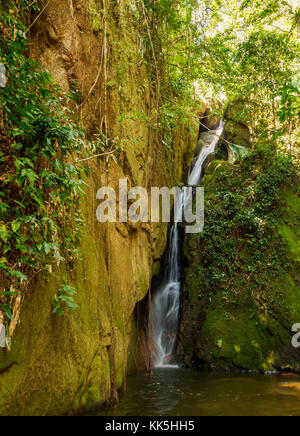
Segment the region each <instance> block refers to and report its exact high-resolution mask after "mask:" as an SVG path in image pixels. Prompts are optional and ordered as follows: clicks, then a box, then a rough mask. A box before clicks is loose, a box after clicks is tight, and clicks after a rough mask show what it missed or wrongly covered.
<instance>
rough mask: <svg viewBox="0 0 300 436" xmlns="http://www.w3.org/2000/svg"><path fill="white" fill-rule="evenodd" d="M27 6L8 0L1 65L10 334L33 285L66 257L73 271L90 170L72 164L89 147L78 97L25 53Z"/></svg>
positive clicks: (0, 306)
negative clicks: (75, 109)
mask: <svg viewBox="0 0 300 436" xmlns="http://www.w3.org/2000/svg"><path fill="white" fill-rule="evenodd" d="M31 5H33V3H31ZM0 6H1V3H0ZM27 6H29V2H27V1H23V2H8V3H7V4H5V6H3V5H2V6H1V14H0V36H1V45H0V63H2V64H4V65H5V68H6V72H7V79H8V80H7V84H6V87H3V88H1V89H0V115H1V121H0V134H1V135H0V162H1V175H0V283H1V288H0V312H1V317H0V318H2V321H5V323H6V324H7V326H10V329H9V333H10V335H11V336H12V334H13V331H14V328H15V325H16V323H17V319H18V316H19V315H18V314H19V311H20V310H19V309H18V308H17V307H16V305H17V306H20V304H21V302H22V301H23V298H24V295H25V293H26V289H27V285H28V283H29V282H30V281H31V280H32V279H33V278H34V277H35V276H36V274H38V273H39V272H41V271H45V272H47V273H53V270H54V267H55V266H59V265H60V263H61V262H66V261H68V266H69V268H70V267H71V266H72V263H73V262H74V261H75V259H76V258H77V257H78V250H77V249H76V246H77V244H78V239H79V237H80V233H81V225H82V220H81V217H80V211H79V200H80V197H81V196H82V194H83V192H84V191H83V187H84V182H83V179H82V177H83V174H84V173H86V174H87V173H88V169H87V168H83V167H80V166H76V165H75V164H73V163H72V162H73V161H74V158H76V159H77V160H78V157H77V156H80V154H81V151H82V150H83V146H84V132H83V130H82V129H80V128H79V127H78V126H77V125H76V123H75V122H74V121H73V120H72V117H71V112H70V111H69V109H68V107H69V104H70V99H72V98H73V96H72V95H67V94H66V93H64V92H63V91H62V90H61V89H60V88H59V87H58V86H57V85H56V83H55V82H54V81H53V79H52V78H51V76H50V75H49V74H48V73H47V72H46V71H45V70H43V69H42V67H41V66H40V65H38V64H37V63H36V62H35V61H33V60H31V59H28V58H27V56H26V53H27V49H28V46H29V42H28V39H27V36H26V34H27V30H28V27H26V26H25V25H24V13H28V9H27ZM34 6H35V7H36V4H35V3H34ZM42 12H43V9H42V10H41V12H40V13H42Z"/></svg>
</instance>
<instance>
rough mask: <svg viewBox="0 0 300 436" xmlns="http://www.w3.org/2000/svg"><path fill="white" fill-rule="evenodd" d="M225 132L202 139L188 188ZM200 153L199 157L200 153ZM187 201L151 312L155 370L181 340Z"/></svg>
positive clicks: (179, 200)
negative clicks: (182, 252) (183, 222)
mask: <svg viewBox="0 0 300 436" xmlns="http://www.w3.org/2000/svg"><path fill="white" fill-rule="evenodd" d="M223 129H224V122H223V121H220V124H219V127H218V128H217V130H214V131H208V132H204V133H203V134H201V135H200V138H199V141H198V144H197V149H196V157H195V158H194V160H193V163H192V165H191V167H190V171H189V176H188V185H189V186H194V185H198V184H199V183H200V181H201V178H202V176H203V174H202V172H203V171H202V169H203V164H204V162H205V161H206V159H207V157H208V156H209V155H210V154H212V153H214V151H215V149H216V145H217V143H218V141H219V137H220V135H221V133H222V131H223ZM199 148H200V153H199V155H198V156H197V150H198V149H199ZM186 201H188V199H187V198H185V196H184V194H183V193H181V194H180V195H179V196H178V197H177V198H176V201H175V223H174V225H173V226H172V228H171V232H170V247H169V257H168V268H167V274H166V277H165V279H164V281H163V283H162V285H161V286H160V288H159V289H158V290H157V293H156V294H155V296H154V298H153V301H152V311H151V326H152V343H153V349H152V357H153V363H154V366H155V367H162V366H164V367H165V366H170V364H171V363H172V361H173V358H174V352H175V348H176V343H177V337H178V323H179V309H180V294H181V292H180V291H181V283H180V264H179V254H180V247H179V228H178V222H177V220H176V217H178V216H179V215H181V212H182V208H183V206H184V204H185V202H186Z"/></svg>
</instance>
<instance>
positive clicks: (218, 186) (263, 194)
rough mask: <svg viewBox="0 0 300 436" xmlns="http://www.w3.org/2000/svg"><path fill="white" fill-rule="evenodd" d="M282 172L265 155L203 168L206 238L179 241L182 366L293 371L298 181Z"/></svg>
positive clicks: (296, 356) (281, 165)
mask: <svg viewBox="0 0 300 436" xmlns="http://www.w3.org/2000/svg"><path fill="white" fill-rule="evenodd" d="M268 156H269V157H268ZM271 162H273V163H271ZM289 168H290V167H289V164H288V163H287V162H281V161H280V158H279V160H278V161H277V162H274V161H273V157H272V158H271V160H270V155H269V154H268V152H257V153H256V155H254V156H251V157H248V158H246V159H245V160H244V161H242V162H241V163H239V164H236V165H233V164H230V163H228V162H224V161H223V162H222V161H215V162H213V163H211V164H210V166H209V168H208V170H207V173H206V176H205V178H204V180H203V183H204V187H205V191H206V197H205V198H206V203H205V204H206V206H205V207H206V209H205V214H206V223H205V230H204V232H203V233H202V234H201V235H190V236H188V237H186V239H185V248H184V250H185V255H186V258H187V262H188V267H187V268H186V274H185V284H184V288H185V291H184V301H183V321H182V326H181V333H180V335H181V344H180V349H179V350H180V354H181V356H182V359H183V360H184V361H185V363H186V364H187V365H189V366H190V365H195V366H197V367H200V368H202V369H204V368H205V369H217V370H258V371H274V370H294V371H299V370H300V364H299V362H300V352H299V349H296V348H293V346H292V344H291V338H292V335H293V333H292V326H293V325H294V324H296V323H299V322H300V286H299V280H300V277H299V255H300V253H299V237H300V228H299V215H300V203H299V195H297V190H296V189H295V186H297V185H298V184H299V179H297V176H296V175H295V174H294V175H291V172H290V169H289ZM292 172H293V171H292Z"/></svg>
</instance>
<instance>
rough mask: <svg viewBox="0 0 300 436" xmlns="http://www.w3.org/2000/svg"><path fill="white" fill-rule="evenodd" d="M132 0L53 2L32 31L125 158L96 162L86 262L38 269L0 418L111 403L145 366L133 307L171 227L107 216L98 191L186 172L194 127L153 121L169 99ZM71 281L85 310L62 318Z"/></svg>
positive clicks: (83, 112)
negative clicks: (165, 139) (169, 142)
mask: <svg viewBox="0 0 300 436" xmlns="http://www.w3.org/2000/svg"><path fill="white" fill-rule="evenodd" d="M129 6H130V1H116V2H115V1H114V2H112V1H107V0H106V1H104V3H103V4H102V7H100V6H99V4H98V2H95V1H93V0H90V1H89V2H88V1H83V0H72V1H70V2H67V1H65V0H51V2H50V3H49V5H48V7H47V8H46V10H45V11H44V12H43V14H42V15H41V17H40V18H39V19H38V21H37V22H36V24H35V25H34V26H33V27H32V29H31V32H32V34H31V39H32V47H31V56H34V57H37V58H38V60H39V62H40V63H41V64H42V65H43V66H45V67H46V68H47V69H48V70H49V71H50V72H51V73H52V74H53V76H54V78H55V79H56V80H57V81H58V83H59V84H60V86H61V87H62V88H63V89H65V90H72V89H74V86H75V83H76V84H77V85H76V86H77V87H78V88H79V90H80V91H81V102H80V106H79V109H78V116H79V117H80V119H81V122H82V124H83V125H84V126H85V127H86V128H87V132H88V135H89V136H90V137H92V135H94V134H95V133H97V132H98V131H99V130H100V129H102V131H103V130H104V131H106V132H107V135H108V136H109V137H110V138H121V139H122V141H121V150H120V153H119V156H120V157H119V160H118V163H116V162H114V161H113V160H110V161H109V162H108V163H106V162H104V161H102V162H101V164H98V163H97V161H96V160H91V161H90V162H91V164H90V166H91V167H92V169H93V172H92V174H91V176H90V178H89V179H88V180H87V184H88V185H87V193H86V196H85V197H84V199H83V202H82V210H83V216H84V219H85V223H84V229H83V235H84V236H83V241H82V245H81V247H80V254H81V260H80V261H78V262H77V264H76V265H74V266H70V268H67V269H66V270H61V269H60V270H59V271H57V279H55V278H53V277H51V278H50V277H49V276H41V275H40V276H37V278H36V280H35V282H34V283H31V284H30V286H29V289H28V294H27V297H26V299H25V301H24V303H23V306H22V311H21V322H20V324H19V326H18V327H17V330H16V333H15V336H14V338H13V344H12V350H11V352H8V351H7V350H5V349H1V348H0V415H3V414H6V415H7V414H8V415H14V414H21V415H25V414H30V415H41V414H46V415H57V414H59V415H62V414H74V413H77V412H79V411H82V410H86V409H88V408H91V407H95V406H99V405H101V404H103V403H104V402H105V401H109V400H114V397H115V396H116V390H117V389H118V388H120V387H121V386H122V384H123V382H124V378H125V375H126V373H127V370H128V368H130V369H131V370H136V368H137V367H139V366H142V367H145V366H146V362H143V361H142V360H141V359H140V357H139V352H138V350H137V343H136V342H137V339H136V334H137V333H136V329H135V320H134V310H135V307H136V305H137V303H138V302H139V301H141V300H143V299H144V297H145V296H146V294H147V292H148V290H149V283H150V280H151V276H152V266H153V263H154V261H155V260H158V259H160V257H161V256H162V253H163V251H164V249H165V245H166V232H167V227H166V225H160V224H157V225H149V224H143V225H142V224H138V225H134V226H133V225H129V224H128V225H127V224H100V223H98V222H97V221H96V209H97V206H98V202H97V201H96V192H97V190H98V189H99V188H100V187H101V186H104V185H105V186H106V185H110V186H112V187H114V188H117V186H118V182H119V179H120V178H128V180H129V184H130V185H131V186H143V187H146V188H148V189H149V188H150V187H151V186H170V187H171V186H173V184H174V183H175V182H177V181H181V180H183V173H184V171H185V169H187V168H188V166H189V163H190V161H191V158H192V156H193V150H194V147H195V144H196V139H197V137H196V136H197V126H196V125H195V128H192V129H191V130H189V131H187V130H186V129H185V128H178V129H177V131H176V132H174V134H173V147H172V149H171V148H170V149H168V148H167V147H166V146H165V145H164V144H163V143H162V141H161V139H160V136H159V134H158V133H157V132H156V131H155V129H153V128H151V126H150V125H151V124H152V125H153V124H155V123H156V122H157V118H156V117H155V115H153V113H154V109H155V108H157V105H158V98H160V99H163V96H158V90H157V88H156V87H155V86H154V87H153V86H152V85H151V84H152V77H151V71H149V68H148V66H147V65H146V64H145V62H144V53H143V51H144V47H143V43H142V37H141V35H139V34H138V31H137V27H136V23H135V21H134V15H133V12H132V10H131V9H130V7H129ZM145 114H146V115H145ZM190 131H194V134H193V133H192V134H191V133H190ZM65 280H66V281H67V282H68V283H70V284H72V285H73V286H74V287H76V288H77V290H78V298H77V303H78V304H79V309H78V310H77V311H76V313H74V314H65V315H64V316H63V317H61V318H59V317H56V316H55V315H53V313H52V309H53V307H52V299H53V297H54V296H55V293H56V291H57V289H58V287H59V286H60V285H61V284H62V283H63V282H64V281H65ZM132 339H133V341H132ZM130 341H131V344H130ZM129 344H130V348H129ZM128 349H130V352H128Z"/></svg>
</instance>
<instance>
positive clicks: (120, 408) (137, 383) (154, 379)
mask: <svg viewBox="0 0 300 436" xmlns="http://www.w3.org/2000/svg"><path fill="white" fill-rule="evenodd" d="M96 415H102V416H103V415H104V416H300V377H299V376H297V375H282V374H281V375H253V374H245V375H241V374H237V375H228V374H212V373H199V372H197V371H193V370H188V369H179V368H162V369H156V370H155V371H154V372H153V375H152V376H151V377H150V376H136V377H130V378H129V380H128V385H127V390H126V392H124V393H122V394H121V397H120V403H119V404H117V405H116V406H115V407H113V408H110V409H105V410H101V411H98V412H97V413H96Z"/></svg>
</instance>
